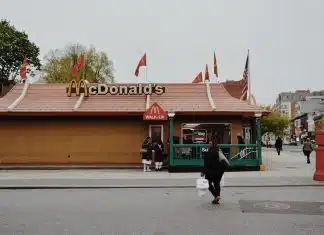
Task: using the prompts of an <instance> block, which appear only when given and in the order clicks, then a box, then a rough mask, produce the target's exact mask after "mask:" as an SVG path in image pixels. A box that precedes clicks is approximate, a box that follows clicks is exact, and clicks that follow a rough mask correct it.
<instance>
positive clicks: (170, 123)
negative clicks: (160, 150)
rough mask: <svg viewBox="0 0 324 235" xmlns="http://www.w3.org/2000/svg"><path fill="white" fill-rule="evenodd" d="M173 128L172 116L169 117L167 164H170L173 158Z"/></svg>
mask: <svg viewBox="0 0 324 235" xmlns="http://www.w3.org/2000/svg"><path fill="white" fill-rule="evenodd" d="M173 128H174V123H173V118H169V158H168V162H169V166H171V165H172V163H173V159H174V147H173Z"/></svg>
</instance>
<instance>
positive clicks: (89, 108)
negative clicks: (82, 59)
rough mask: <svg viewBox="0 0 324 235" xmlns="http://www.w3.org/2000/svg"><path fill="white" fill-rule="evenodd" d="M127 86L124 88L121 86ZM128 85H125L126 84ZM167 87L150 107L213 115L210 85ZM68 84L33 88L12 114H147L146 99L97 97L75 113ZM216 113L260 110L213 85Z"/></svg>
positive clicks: (1, 106)
mask: <svg viewBox="0 0 324 235" xmlns="http://www.w3.org/2000/svg"><path fill="white" fill-rule="evenodd" d="M118 85H123V84H118ZM124 85H125V84H124ZM159 85H163V86H164V87H165V93H164V94H162V95H156V94H153V95H151V96H150V105H152V104H153V103H154V102H156V103H158V104H159V105H160V106H161V107H162V108H163V109H164V110H166V111H167V110H169V109H173V110H174V111H175V112H186V113H188V112H213V111H212V106H211V104H210V102H209V100H208V96H207V88H206V84H192V83H188V84H184V83H182V84H159ZM66 87H68V84H30V85H29V88H28V90H27V94H26V96H25V97H24V98H23V100H22V101H21V102H20V103H19V104H18V105H17V106H16V107H15V108H14V109H13V110H12V111H11V112H31V113H33V112H37V113H39V112H42V113H46V112H48V113H49V112H69V113H72V112H74V113H76V112H102V113H103V112H105V113H119V112H127V113H143V112H145V110H146V96H145V95H142V96H127V95H110V94H107V95H97V96H89V97H84V99H83V101H82V103H81V105H80V106H79V108H78V109H77V110H75V111H74V110H73V109H74V107H75V105H76V103H77V101H78V100H79V97H78V96H75V95H72V96H71V97H67V95H66ZM210 87H211V94H212V97H213V100H214V103H215V105H216V112H240V113H242V112H248V113H250V112H254V111H255V110H256V109H257V107H256V106H253V105H248V104H247V103H246V102H244V101H240V100H238V99H236V98H234V97H232V96H231V95H230V94H229V92H227V91H226V89H225V88H224V86H223V84H210ZM22 88H23V85H21V84H19V85H16V86H15V87H14V88H13V89H12V90H11V91H10V92H9V93H8V94H7V95H6V96H5V97H3V98H1V99H0V113H4V112H8V111H7V107H8V106H9V105H10V104H12V103H13V102H14V101H15V100H16V99H17V98H18V97H19V95H20V94H21V91H22Z"/></svg>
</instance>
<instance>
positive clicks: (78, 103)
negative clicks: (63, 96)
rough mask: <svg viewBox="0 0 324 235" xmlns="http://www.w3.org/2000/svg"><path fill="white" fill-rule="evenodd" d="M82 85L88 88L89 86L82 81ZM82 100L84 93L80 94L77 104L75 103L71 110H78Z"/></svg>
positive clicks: (85, 81)
mask: <svg viewBox="0 0 324 235" xmlns="http://www.w3.org/2000/svg"><path fill="white" fill-rule="evenodd" d="M84 83H85V84H86V85H87V86H88V85H89V82H88V81H87V80H84ZM83 99H84V93H82V94H80V97H79V99H78V100H77V102H76V103H75V105H74V107H73V110H74V111H76V110H77V109H78V108H80V106H81V104H82V102H83Z"/></svg>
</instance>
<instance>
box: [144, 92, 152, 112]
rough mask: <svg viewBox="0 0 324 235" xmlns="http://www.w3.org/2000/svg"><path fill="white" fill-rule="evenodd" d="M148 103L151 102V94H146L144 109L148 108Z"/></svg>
mask: <svg viewBox="0 0 324 235" xmlns="http://www.w3.org/2000/svg"><path fill="white" fill-rule="evenodd" d="M150 103H151V96H150V95H146V100H145V109H146V110H147V109H149V108H150Z"/></svg>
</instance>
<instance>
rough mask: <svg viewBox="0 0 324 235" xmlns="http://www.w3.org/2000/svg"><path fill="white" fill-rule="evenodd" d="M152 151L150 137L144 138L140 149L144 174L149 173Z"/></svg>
mask: <svg viewBox="0 0 324 235" xmlns="http://www.w3.org/2000/svg"><path fill="white" fill-rule="evenodd" d="M152 150H153V146H152V139H151V138H150V137H146V139H145V140H144V143H143V144H142V149H141V153H142V163H143V171H144V172H146V171H151V169H150V166H151V164H152Z"/></svg>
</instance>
